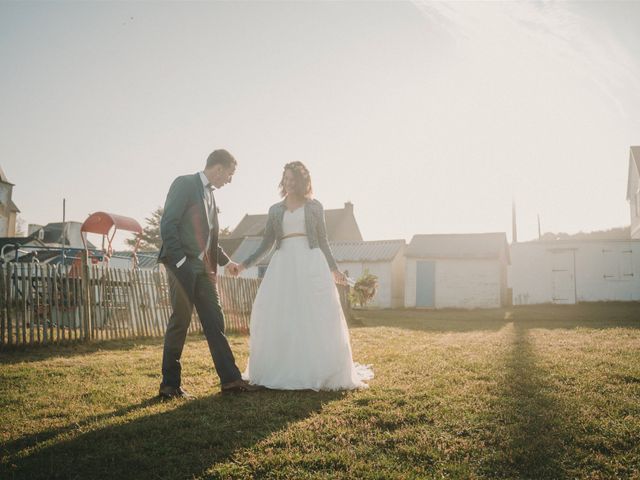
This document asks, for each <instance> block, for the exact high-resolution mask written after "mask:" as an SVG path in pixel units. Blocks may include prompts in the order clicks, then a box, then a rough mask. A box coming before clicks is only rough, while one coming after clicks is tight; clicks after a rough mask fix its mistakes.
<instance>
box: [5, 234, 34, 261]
mask: <svg viewBox="0 0 640 480" xmlns="http://www.w3.org/2000/svg"><path fill="white" fill-rule="evenodd" d="M43 247H45V244H44V243H42V242H41V241H40V240H38V239H37V238H34V237H33V236H30V237H2V238H0V262H13V261H19V262H31V261H33V259H34V256H37V255H34V252H35V251H36V250H38V249H41V248H43Z"/></svg>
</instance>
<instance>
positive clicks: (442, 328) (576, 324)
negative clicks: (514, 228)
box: [350, 302, 640, 332]
mask: <svg viewBox="0 0 640 480" xmlns="http://www.w3.org/2000/svg"><path fill="white" fill-rule="evenodd" d="M353 317H354V318H353V319H352V321H351V322H350V326H351V328H354V329H357V328H369V327H392V328H402V329H407V330H419V331H427V332H471V331H498V330H500V329H501V328H503V327H504V326H505V325H507V324H508V323H510V322H512V321H515V322H516V323H518V324H519V325H521V326H522V327H526V328H546V329H556V328H561V329H573V328H580V327H581V328H592V329H608V328H620V327H624V328H640V302H597V303H581V304H577V305H525V306H514V307H509V308H496V309H474V310H462V309H442V310H420V309H396V310H353Z"/></svg>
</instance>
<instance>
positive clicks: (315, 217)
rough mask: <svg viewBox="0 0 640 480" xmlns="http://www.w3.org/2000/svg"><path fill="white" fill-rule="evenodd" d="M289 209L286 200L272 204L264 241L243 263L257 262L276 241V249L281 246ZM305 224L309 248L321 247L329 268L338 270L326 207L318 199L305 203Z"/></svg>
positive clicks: (245, 264) (251, 263)
mask: <svg viewBox="0 0 640 480" xmlns="http://www.w3.org/2000/svg"><path fill="white" fill-rule="evenodd" d="M286 209H287V207H286V206H285V203H284V200H283V201H281V202H278V203H276V204H274V205H271V207H270V208H269V215H268V218H267V226H266V227H265V230H264V236H263V238H262V242H260V245H259V246H258V248H257V249H256V251H255V252H253V254H252V255H250V256H249V258H247V259H246V260H245V261H244V262H242V265H243V266H244V267H245V268H247V267H250V266H251V265H253V264H254V263H255V262H257V261H258V260H259V259H260V258H261V257H262V256H263V255H264V254H265V253H267V252H268V251H270V250H271V247H272V246H273V244H274V242H275V244H276V250H277V249H278V248H280V242H281V241H282V237H283V230H282V219H283V218H284V212H285V210H286ZM304 224H305V229H306V232H305V233H306V234H307V239H308V241H309V248H320V250H322V253H324V256H325V258H326V259H327V263H328V264H329V268H330V269H331V270H337V269H338V266H337V265H336V261H335V259H334V258H333V254H332V253H331V248H330V247H329V240H328V238H327V227H326V224H325V221H324V209H323V208H322V204H321V203H320V202H319V201H318V200H307V201H306V203H305V204H304Z"/></svg>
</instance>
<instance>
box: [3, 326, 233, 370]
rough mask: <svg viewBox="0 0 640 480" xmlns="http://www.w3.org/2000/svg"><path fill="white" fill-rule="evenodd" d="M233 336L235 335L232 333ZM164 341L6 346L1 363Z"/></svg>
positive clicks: (194, 336) (193, 336) (195, 335)
mask: <svg viewBox="0 0 640 480" xmlns="http://www.w3.org/2000/svg"><path fill="white" fill-rule="evenodd" d="M230 336H231V337H233V336H234V335H233V334H232V335H230ZM201 339H204V336H203V334H202V333H191V334H189V336H188V337H187V342H189V341H198V340H201ZM163 342H164V338H163V337H138V338H127V339H117V340H116V339H114V340H99V341H92V342H89V343H84V342H75V343H68V344H49V345H36V346H29V347H24V346H20V347H4V348H3V349H2V350H0V365H2V364H14V363H30V362H40V361H42V360H47V359H49V358H53V357H56V358H72V357H76V356H82V355H88V354H91V353H95V352H98V351H127V350H133V349H135V348H140V347H141V346H152V347H153V346H158V345H162V344H163Z"/></svg>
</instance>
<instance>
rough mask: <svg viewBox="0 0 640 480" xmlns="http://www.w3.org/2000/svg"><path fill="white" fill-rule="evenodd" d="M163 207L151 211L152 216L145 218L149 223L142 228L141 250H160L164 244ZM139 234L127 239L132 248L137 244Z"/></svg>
mask: <svg viewBox="0 0 640 480" xmlns="http://www.w3.org/2000/svg"><path fill="white" fill-rule="evenodd" d="M162 213H163V208H162V207H158V208H156V209H155V210H154V211H153V212H151V216H150V217H147V218H145V219H144V220H145V222H146V223H147V225H146V226H145V227H143V228H142V233H141V234H140V246H139V247H138V250H139V251H141V252H153V251H157V250H160V247H161V246H162V239H161V238H160V220H161V219H162ZM136 241H137V235H134V237H133V238H128V239H126V240H125V243H126V244H127V245H128V246H130V247H131V248H133V247H135V246H136Z"/></svg>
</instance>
